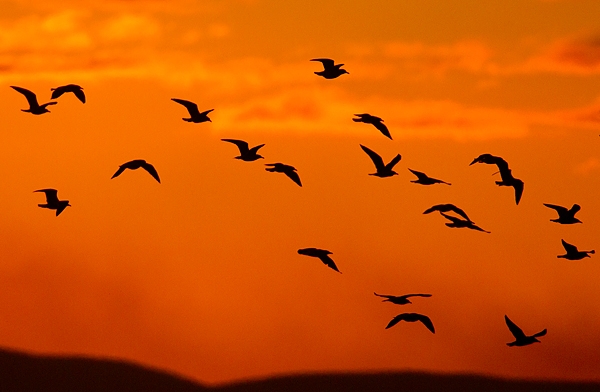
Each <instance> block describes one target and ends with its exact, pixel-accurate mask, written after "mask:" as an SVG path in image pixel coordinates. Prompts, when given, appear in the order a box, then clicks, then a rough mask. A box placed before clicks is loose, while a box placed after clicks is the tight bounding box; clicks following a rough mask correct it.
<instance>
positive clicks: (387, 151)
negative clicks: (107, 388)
mask: <svg viewBox="0 0 600 392" xmlns="http://www.w3.org/2000/svg"><path fill="white" fill-rule="evenodd" d="M323 3H325V4H323ZM0 5H2V7H3V12H2V15H0V81H2V84H3V85H4V88H0V101H1V102H2V103H3V105H2V107H3V112H2V129H3V131H2V132H0V135H1V136H0V178H2V179H3V184H2V189H3V191H2V200H3V206H4V208H3V209H2V210H0V211H1V212H0V214H1V218H2V219H0V222H2V223H1V224H0V230H1V231H2V232H1V234H2V235H0V249H2V253H1V255H2V257H1V259H2V263H0V298H2V301H0V320H2V322H0V345H2V346H9V347H14V348H19V349H24V350H30V351H35V352H42V353H70V354H72V353H77V354H86V355H97V356H103V357H106V356H109V357H118V358H125V359H130V360H135V361H138V362H141V363H144V364H149V365H152V366H155V367H159V368H164V369H169V370H172V371H176V372H179V373H182V374H184V375H186V376H189V377H192V378H195V379H198V380H202V381H206V382H217V381H225V380H231V379H239V378H245V377H252V376H263V375H269V374H279V373H289V372H301V371H329V370H336V371H351V370H352V371H353V370H384V369H406V368H410V369H422V370H430V371H462V372H477V373H491V374H499V375H503V376H510V377H514V376H519V377H553V378H566V379H576V378H580V379H581V378H598V374H600V354H598V353H599V352H600V350H599V348H600V338H599V337H598V336H597V333H596V331H598V330H599V329H600V318H599V317H598V316H597V314H600V291H599V290H598V286H597V280H598V278H597V277H598V276H600V264H599V263H598V261H597V260H596V258H597V257H598V256H597V255H596V256H594V257H592V258H591V259H585V260H582V261H578V262H570V261H566V260H562V259H557V258H556V255H558V254H562V253H563V249H562V246H561V245H560V239H561V238H564V239H565V240H566V241H568V242H571V243H574V244H576V245H578V246H579V247H580V248H582V249H593V248H594V247H596V248H597V247H598V243H597V241H598V229H599V228H600V223H599V222H600V206H599V205H598V201H597V195H598V193H599V191H600V176H599V174H600V173H599V169H600V154H599V153H598V149H599V147H600V145H599V143H600V140H599V138H598V133H600V132H599V126H598V123H599V121H600V30H598V26H597V16H598V15H600V3H598V2H597V1H533V0H526V1H525V0H521V1H503V2H482V1H433V0H429V1H420V2H414V1H398V0H395V1H368V2H367V1H353V2H350V1H328V2H311V1H295V0H294V1H286V2H281V1H279V2H276V1H261V0H255V1H251V0H246V1H242V0H238V1H235V0H229V1H212V2H209V1H205V2H197V1H179V2H167V1H143V0H141V1H104V2H101V3H99V2H95V1H94V2H92V1H83V2H82V1H62V2H59V3H58V4H57V3H46V2H37V1H35V2H33V1H4V2H1V3H0ZM315 57H331V58H334V59H336V61H338V62H342V63H344V64H346V65H345V67H344V68H346V69H347V70H348V71H349V72H350V74H349V75H343V76H342V77H340V78H338V79H336V80H324V79H322V78H319V77H317V76H316V75H314V74H313V72H314V71H317V70H319V69H320V64H318V63H311V62H309V61H308V60H309V59H311V58H315ZM67 83H77V84H81V85H82V86H83V87H84V89H85V92H86V94H87V96H88V102H87V103H86V104H85V105H82V104H81V103H79V102H78V101H76V99H75V98H74V97H72V96H68V95H65V96H63V97H61V98H60V99H59V104H58V105H56V106H53V107H50V110H51V111H52V113H50V114H45V115H42V116H33V115H30V114H26V113H22V112H21V111H20V109H23V108H25V107H26V106H25V105H26V102H25V99H24V98H23V97H22V96H20V95H19V94H18V93H16V92H15V91H13V90H12V89H10V88H9V86H10V85H18V86H23V87H26V88H28V89H31V90H32V91H35V92H36V93H37V94H38V97H39V99H40V100H47V99H49V96H50V88H51V87H56V86H58V85H61V84H67ZM173 97H177V98H183V99H188V100H191V101H194V102H197V103H198V105H199V107H200V109H202V110H208V109H212V108H214V109H215V111H214V112H213V113H211V118H212V120H213V122H212V123H204V124H189V123H185V122H183V121H181V118H182V117H184V116H185V114H186V113H185V110H184V108H183V107H181V106H180V105H177V104H175V103H173V102H171V101H170V98H173ZM363 112H369V113H371V114H374V115H378V116H380V117H382V118H384V119H385V121H386V124H388V127H389V128H390V131H391V133H392V136H393V137H394V140H393V141H390V140H388V139H386V138H384V137H383V136H381V135H380V134H379V133H378V132H377V131H376V130H375V129H374V128H372V127H370V126H368V125H364V124H356V123H353V122H352V121H351V118H352V114H353V113H363ZM221 138H239V139H245V140H247V141H248V142H249V143H250V144H251V145H256V144H261V143H265V144H266V145H265V147H264V148H263V149H262V150H261V153H262V154H263V155H264V156H265V157H266V159H265V160H264V161H262V160H261V161H258V162H252V163H246V162H240V161H237V160H234V159H232V158H233V157H234V156H235V155H237V154H236V150H235V147H234V146H233V145H230V144H228V143H223V142H221V141H220V140H219V139H221ZM359 144H364V145H366V146H368V147H370V148H372V149H373V150H375V151H377V152H379V153H380V154H381V155H382V156H383V157H384V160H388V159H390V158H391V157H392V156H394V155H395V154H397V153H400V154H401V155H402V157H403V159H402V161H401V162H400V163H399V164H398V166H397V169H396V170H397V171H398V172H399V175H398V176H397V177H394V178H388V179H379V178H375V177H372V176H368V175H367V174H368V173H372V172H373V166H372V163H371V162H370V160H369V159H368V157H367V156H366V155H365V154H364V153H363V152H362V151H361V150H360V147H359ZM482 153H492V154H494V155H499V156H502V157H504V158H505V159H506V160H507V161H508V162H509V164H510V167H511V169H512V170H513V174H514V175H515V176H516V177H518V178H521V179H522V180H523V181H525V193H524V196H523V200H522V201H521V203H520V205H519V206H515V205H514V201H513V194H512V190H511V189H507V188H498V187H497V186H495V185H494V184H493V181H494V180H495V179H496V177H492V176H491V174H492V173H493V172H494V170H495V168H492V167H490V166H487V165H476V166H472V167H469V166H468V164H469V163H470V162H471V160H472V159H473V158H475V157H476V156H478V155H479V154H482ZM137 158H142V159H146V160H147V161H148V162H150V163H152V164H154V165H155V166H156V168H157V170H158V172H159V174H160V176H161V179H162V184H157V183H156V182H155V181H154V180H152V178H151V177H150V176H148V175H147V174H146V173H142V172H140V171H136V172H131V171H129V172H125V173H123V174H122V175H121V176H120V177H118V178H116V179H113V180H110V176H111V175H112V174H113V173H114V171H115V170H116V169H117V168H118V166H119V165H120V164H122V163H124V162H126V161H129V160H132V159H137ZM269 162H284V163H288V164H291V165H294V166H295V167H296V168H297V169H298V172H299V173H300V176H301V178H302V182H303V184H304V186H303V187H302V188H299V187H297V186H296V185H295V184H293V183H292V182H291V181H290V180H289V179H287V178H286V177H285V176H283V175H281V174H271V173H267V172H265V171H264V166H263V163H269ZM409 167H410V168H412V169H415V170H420V171H424V172H426V173H428V174H430V175H432V176H434V177H437V178H441V179H444V180H446V181H449V182H451V183H452V184H453V185H452V186H451V187H448V186H432V187H422V186H419V185H416V184H412V183H410V180H412V179H413V176H412V175H411V174H410V172H409V171H408V170H407V168H409ZM40 188H56V189H58V190H59V197H61V198H65V199H69V200H70V201H71V204H72V205H73V206H72V207H70V208H68V209H67V210H66V211H65V212H64V213H63V214H62V215H61V216H60V217H58V218H55V217H54V216H53V213H52V212H50V211H47V210H42V209H39V208H37V207H36V204H38V203H42V202H43V195H41V194H36V193H32V191H33V190H35V189H40ZM438 203H455V204H457V205H458V206H460V207H462V208H463V209H465V210H466V211H467V213H468V214H469V216H470V217H471V218H472V219H473V220H474V221H475V222H477V224H478V225H480V226H481V227H483V228H484V229H487V230H489V231H491V232H492V234H484V233H479V232H475V231H467V230H464V229H463V230H458V229H449V228H447V227H445V226H444V219H443V218H442V217H440V216H437V215H435V216H434V215H422V212H423V211H424V210H425V209H426V208H428V207H430V206H431V205H433V204H438ZM542 203H554V204H562V205H565V206H570V205H571V204H573V203H578V204H580V205H581V206H582V210H581V212H580V213H579V215H578V216H579V218H580V219H581V220H582V221H583V222H584V224H583V225H575V226H566V227H565V226H560V225H557V224H554V223H551V222H549V219H553V218H555V213H554V212H553V211H551V210H549V209H547V208H545V207H544V206H543V205H542ZM303 247H319V248H325V249H329V250H331V251H332V252H333V255H332V257H333V259H334V260H335V261H336V263H337V264H338V266H339V268H340V270H341V271H342V272H343V274H342V275H339V274H336V273H334V272H333V271H331V270H329V269H327V268H326V267H325V266H323V265H322V264H321V263H320V262H319V261H318V260H313V259H309V258H306V257H303V256H299V255H298V254H297V253H296V251H297V249H299V248H303ZM373 291H377V292H382V293H390V294H404V293H409V292H429V293H432V294H433V297H432V298H427V299H416V300H415V301H414V303H413V304H412V305H407V306H405V307H397V306H396V307H395V306H393V305H390V304H382V303H381V302H380V300H379V299H378V298H376V297H374V296H373ZM403 311H404V312H420V313H424V314H427V315H429V316H430V317H431V319H432V320H433V322H434V324H435V326H436V334H435V335H432V334H431V333H429V332H428V331H427V330H426V329H425V328H423V327H422V326H419V325H414V324H399V325H397V326H396V327H394V328H392V329H390V330H385V329H384V327H385V325H387V322H388V321H389V320H390V319H391V318H392V317H393V316H395V315H396V314H398V313H401V312H403ZM504 314H508V315H509V317H511V319H513V321H515V322H516V323H517V324H518V325H519V326H521V327H522V328H523V329H524V330H525V332H526V333H535V332H537V331H539V330H541V329H543V328H547V329H548V335H547V336H545V337H543V338H542V339H541V340H542V344H538V345H534V346H530V347H524V348H508V347H506V345H505V343H506V342H509V341H511V338H512V336H511V335H510V333H509V331H508V329H507V328H506V325H505V324H504V320H503V316H504Z"/></svg>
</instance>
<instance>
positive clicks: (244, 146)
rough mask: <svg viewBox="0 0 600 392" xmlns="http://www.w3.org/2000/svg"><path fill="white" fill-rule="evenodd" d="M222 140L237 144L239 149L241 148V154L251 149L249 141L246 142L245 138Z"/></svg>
mask: <svg viewBox="0 0 600 392" xmlns="http://www.w3.org/2000/svg"><path fill="white" fill-rule="evenodd" d="M221 140H222V141H224V142H229V143H233V144H235V145H236V146H237V147H238V149H239V150H240V154H245V153H247V152H248V151H249V150H248V143H246V142H245V141H243V140H237V139H221ZM263 146H264V144H263Z"/></svg>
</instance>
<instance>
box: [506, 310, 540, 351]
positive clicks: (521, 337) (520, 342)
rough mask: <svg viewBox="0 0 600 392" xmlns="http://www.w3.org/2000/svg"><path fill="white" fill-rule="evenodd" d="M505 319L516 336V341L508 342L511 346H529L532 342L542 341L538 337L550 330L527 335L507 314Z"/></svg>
mask: <svg viewBox="0 0 600 392" xmlns="http://www.w3.org/2000/svg"><path fill="white" fill-rule="evenodd" d="M504 321H506V325H507V326H508V329H509V330H510V333H512V334H513V336H514V337H515V341H514V342H511V343H506V345H507V346H509V347H513V346H519V347H520V346H527V345H530V344H532V343H541V342H540V341H539V340H537V339H536V338H539V337H540V336H544V335H546V333H547V332H548V330H547V329H544V330H543V331H540V332H538V333H536V334H534V335H531V336H527V335H525V333H524V332H523V330H522V329H521V328H519V327H518V326H517V324H515V323H513V322H512V321H511V319H509V318H508V316H507V315H504Z"/></svg>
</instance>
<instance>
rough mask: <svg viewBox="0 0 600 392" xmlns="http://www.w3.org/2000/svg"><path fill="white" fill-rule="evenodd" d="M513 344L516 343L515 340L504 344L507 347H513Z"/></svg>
mask: <svg viewBox="0 0 600 392" xmlns="http://www.w3.org/2000/svg"><path fill="white" fill-rule="evenodd" d="M515 344H517V342H512V343H506V345H507V346H508V347H513V346H514V345H515Z"/></svg>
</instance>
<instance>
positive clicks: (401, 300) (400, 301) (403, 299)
mask: <svg viewBox="0 0 600 392" xmlns="http://www.w3.org/2000/svg"><path fill="white" fill-rule="evenodd" d="M373 294H375V295H376V296H378V297H381V298H385V299H384V300H383V301H381V302H391V303H393V304H396V305H406V304H412V302H410V300H409V299H408V298H410V297H431V294H406V295H399V296H397V295H381V294H377V293H373Z"/></svg>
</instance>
